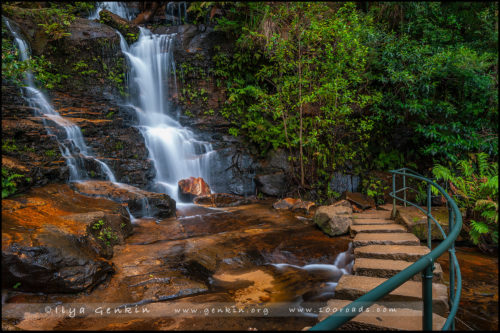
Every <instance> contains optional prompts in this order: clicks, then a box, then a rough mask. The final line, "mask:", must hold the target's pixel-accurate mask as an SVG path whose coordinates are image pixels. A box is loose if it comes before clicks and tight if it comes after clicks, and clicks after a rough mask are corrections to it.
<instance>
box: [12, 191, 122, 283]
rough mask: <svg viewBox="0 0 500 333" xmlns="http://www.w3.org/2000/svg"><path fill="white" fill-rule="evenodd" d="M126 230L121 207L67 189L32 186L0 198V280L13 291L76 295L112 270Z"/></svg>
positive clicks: (100, 280)
mask: <svg viewBox="0 0 500 333" xmlns="http://www.w3.org/2000/svg"><path fill="white" fill-rule="evenodd" d="M131 232H132V225H131V223H130V220H129V218H128V214H127V212H126V210H125V209H124V207H123V206H122V205H120V204H117V203H115V202H112V201H110V200H106V199H94V198H89V197H86V196H83V195H80V194H77V193H75V192H73V191H72V190H71V189H70V188H69V186H67V185H48V186H45V187H42V188H34V189H32V190H31V191H30V192H28V193H27V194H26V195H25V196H22V197H17V198H12V199H4V200H2V277H3V283H4V287H5V286H9V287H12V286H13V285H14V284H19V286H18V289H19V290H27V291H29V290H32V291H37V292H39V291H42V292H77V291H82V290H86V289H90V288H93V287H95V286H96V285H97V284H99V283H100V282H102V281H104V280H105V279H106V278H107V277H108V276H109V275H110V274H112V273H113V272H114V269H113V267H112V265H111V264H110V262H108V261H107V260H104V259H103V258H110V257H111V256H112V255H113V246H114V245H116V244H122V243H123V241H124V239H125V238H126V237H127V236H128V235H130V233H131Z"/></svg>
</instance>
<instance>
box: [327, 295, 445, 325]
mask: <svg viewBox="0 0 500 333" xmlns="http://www.w3.org/2000/svg"><path fill="white" fill-rule="evenodd" d="M351 302H352V301H350V300H344V299H332V300H329V301H328V303H327V305H326V306H325V307H323V308H321V310H320V313H319V316H318V319H319V321H323V320H324V319H326V318H327V317H329V316H330V315H332V314H333V313H332V312H333V311H336V312H337V311H340V309H342V308H343V307H344V306H346V305H348V304H349V303H351ZM385 305H386V304H384V303H382V302H380V303H376V304H373V305H372V306H370V307H368V308H367V309H366V310H365V311H364V312H363V313H361V314H360V315H358V316H356V317H354V318H353V319H351V320H350V321H348V322H347V323H345V324H344V325H342V326H340V327H339V328H338V329H340V330H353V331H354V330H356V331H357V330H374V331H375V330H377V331H379V330H398V331H399V330H401V331H421V330H422V311H421V310H415V309H408V308H394V307H391V306H385ZM351 312H352V311H351ZM445 322H446V318H443V317H441V316H440V315H438V314H435V313H434V314H433V315H432V329H433V330H436V331H438V330H441V328H442V327H443V325H444V323H445Z"/></svg>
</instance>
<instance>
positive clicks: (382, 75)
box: [367, 2, 498, 164]
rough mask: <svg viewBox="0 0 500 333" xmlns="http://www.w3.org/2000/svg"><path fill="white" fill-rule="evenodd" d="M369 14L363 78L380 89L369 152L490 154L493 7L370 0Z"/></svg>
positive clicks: (494, 83)
mask: <svg viewBox="0 0 500 333" xmlns="http://www.w3.org/2000/svg"><path fill="white" fill-rule="evenodd" d="M369 15H371V16H373V17H377V18H378V22H377V25H376V27H377V28H376V29H367V34H368V38H367V41H368V44H367V45H368V46H369V48H370V52H369V58H368V62H369V64H370V71H369V72H368V73H367V74H368V75H367V79H369V80H370V85H371V87H372V88H373V90H374V91H379V92H381V93H382V96H384V97H383V99H382V100H381V101H380V103H377V104H376V105H375V107H374V109H373V110H374V111H375V112H374V113H373V115H372V117H373V120H375V123H376V126H375V128H374V129H375V131H374V133H373V138H374V139H375V140H374V141H373V144H372V145H371V151H373V152H377V151H382V152H383V151H388V150H389V149H392V148H396V149H397V150H399V151H400V152H401V153H403V155H404V156H405V159H406V160H408V159H412V160H415V161H421V160H422V157H424V158H426V160H427V161H434V162H444V161H446V160H451V161H453V162H456V161H458V160H460V159H463V158H465V157H466V156H467V154H468V153H470V152H481V151H483V152H487V153H488V154H490V155H495V156H496V155H498V140H497V138H498V122H497V121H496V120H497V118H498V79H497V77H498V66H497V63H498V42H497V37H498V9H497V6H496V5H495V4H493V3H491V4H487V3H476V4H472V3H470V2H469V3H461V4H460V3H448V4H447V3H442V2H441V3H440V2H407V3H373V4H371V5H370V11H369ZM495 25H496V27H495ZM479 36H481V37H479ZM423 162H425V160H424V161H423ZM421 164H422V163H421Z"/></svg>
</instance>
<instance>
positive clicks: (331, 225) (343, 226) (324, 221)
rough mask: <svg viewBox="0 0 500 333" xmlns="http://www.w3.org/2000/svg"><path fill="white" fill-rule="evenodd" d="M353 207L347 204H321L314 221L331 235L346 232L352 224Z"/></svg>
mask: <svg viewBox="0 0 500 333" xmlns="http://www.w3.org/2000/svg"><path fill="white" fill-rule="evenodd" d="M351 214H352V209H351V208H350V207H345V206H321V207H319V208H318V210H316V213H315V214H314V222H315V223H316V224H317V225H318V227H320V229H321V230H323V232H324V233H326V234H327V235H330V236H338V235H343V234H346V233H347V232H348V231H349V227H350V225H351V224H352V218H351Z"/></svg>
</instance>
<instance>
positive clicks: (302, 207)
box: [290, 200, 316, 213]
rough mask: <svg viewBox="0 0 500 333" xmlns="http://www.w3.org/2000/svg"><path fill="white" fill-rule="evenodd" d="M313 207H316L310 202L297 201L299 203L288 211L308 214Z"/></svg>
mask: <svg viewBox="0 0 500 333" xmlns="http://www.w3.org/2000/svg"><path fill="white" fill-rule="evenodd" d="M314 206H316V204H315V203H314V202H312V201H302V200H299V202H297V203H295V205H293V206H292V208H290V209H291V210H292V211H294V212H303V213H309V210H310V209H311V208H312V207H314Z"/></svg>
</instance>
